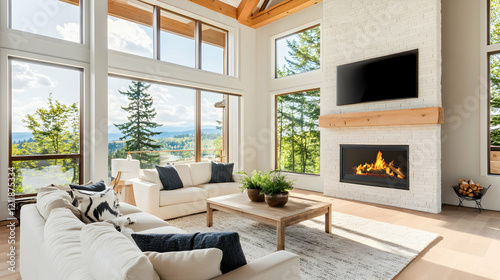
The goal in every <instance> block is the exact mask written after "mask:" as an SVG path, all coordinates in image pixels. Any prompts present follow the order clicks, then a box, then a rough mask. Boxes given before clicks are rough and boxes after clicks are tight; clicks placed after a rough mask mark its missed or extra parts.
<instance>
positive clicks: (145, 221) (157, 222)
mask: <svg viewBox="0 0 500 280" xmlns="http://www.w3.org/2000/svg"><path fill="white" fill-rule="evenodd" d="M122 218H125V219H126V218H130V219H131V220H132V221H135V223H133V224H131V225H127V227H128V228H130V229H131V230H133V231H134V232H138V231H143V230H148V229H152V228H157V227H164V226H169V225H170V224H169V223H167V222H165V221H164V220H162V219H160V218H158V217H156V216H153V215H151V214H148V213H146V212H139V213H132V214H128V215H124V216H122Z"/></svg>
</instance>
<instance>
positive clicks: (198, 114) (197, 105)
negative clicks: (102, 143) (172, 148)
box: [108, 72, 316, 175]
mask: <svg viewBox="0 0 500 280" xmlns="http://www.w3.org/2000/svg"><path fill="white" fill-rule="evenodd" d="M139 76H140V75H123V74H119V73H111V72H110V73H108V77H113V78H119V79H127V80H131V81H139V82H144V83H149V84H157V85H164V86H170V87H179V88H185V89H189V90H193V91H194V94H195V96H194V98H195V102H194V109H195V116H194V117H195V121H194V130H195V135H194V138H195V139H194V156H195V161H194V162H202V161H201V150H202V147H201V127H202V126H201V123H202V116H203V112H202V107H201V103H202V99H201V97H202V92H209V93H216V94H220V95H222V96H223V100H224V101H225V102H226V107H225V108H224V110H223V113H222V115H223V122H225V125H223V131H222V137H223V147H222V151H223V153H222V154H221V155H220V157H221V163H227V162H228V161H229V156H230V155H229V149H230V148H229V143H230V137H229V122H230V119H229V117H230V116H229V96H235V97H239V98H240V99H239V102H241V98H243V96H242V95H240V94H235V93H230V92H222V91H217V90H210V89H204V88H200V87H191V86H185V85H178V84H173V83H169V82H166V81H160V80H153V79H148V78H141V77H139ZM240 107H241V106H239V107H238V116H240V115H241V108H240ZM238 119H239V117H238ZM108 145H109V142H108ZM151 152H155V151H151ZM156 152H161V151H156ZM132 153H133V152H132ZM127 154H130V153H129V152H127ZM222 158H224V161H222ZM315 175H316V174H315Z"/></svg>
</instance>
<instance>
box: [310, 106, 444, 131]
mask: <svg viewBox="0 0 500 280" xmlns="http://www.w3.org/2000/svg"><path fill="white" fill-rule="evenodd" d="M442 123H444V110H443V108H441V107H428V108H417V109H405V110H390V111H375V112H360V113H345V114H333V115H323V116H320V117H319V127H329V128H334V127H360V126H388V125H418V124H442Z"/></svg>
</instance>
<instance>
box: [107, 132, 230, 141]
mask: <svg viewBox="0 0 500 280" xmlns="http://www.w3.org/2000/svg"><path fill="white" fill-rule="evenodd" d="M201 133H204V134H217V135H222V131H221V130H217V129H202V130H201ZM183 134H189V135H194V129H191V130H185V131H171V132H166V131H163V132H162V133H161V134H159V135H156V136H155V137H153V138H154V139H164V138H173V137H175V136H177V135H183ZM122 136H123V134H121V133H109V134H108V141H109V142H112V141H118V140H120V137H122Z"/></svg>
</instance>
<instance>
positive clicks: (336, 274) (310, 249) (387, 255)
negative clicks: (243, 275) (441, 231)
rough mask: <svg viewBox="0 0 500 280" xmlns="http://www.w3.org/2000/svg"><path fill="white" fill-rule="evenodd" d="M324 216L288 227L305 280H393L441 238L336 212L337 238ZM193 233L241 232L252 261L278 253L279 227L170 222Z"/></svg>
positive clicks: (223, 219) (233, 221) (233, 220)
mask: <svg viewBox="0 0 500 280" xmlns="http://www.w3.org/2000/svg"><path fill="white" fill-rule="evenodd" d="M324 221H325V218H324V216H320V217H317V218H315V219H312V220H309V221H305V222H302V223H300V224H297V225H293V226H290V227H287V228H286V230H285V250H286V251H290V252H293V253H295V254H297V255H299V256H300V266H301V279H370V280H372V279H392V278H394V277H395V276H396V275H397V274H398V273H399V272H400V271H401V270H403V269H404V268H405V267H406V266H407V265H408V264H409V263H410V262H411V261H412V260H413V259H414V258H415V257H416V256H417V255H418V254H419V253H420V252H422V250H424V249H425V248H426V247H427V246H428V245H429V244H430V243H431V242H432V241H434V239H436V238H437V237H438V235H437V234H434V233H429V232H425V231H420V230H415V229H411V228H408V227H403V226H397V225H392V224H387V223H382V222H377V221H372V220H368V219H364V218H360V217H356V216H352V215H347V214H343V213H338V212H333V215H332V221H333V230H332V234H328V233H325V231H324V228H325V226H324V225H325V223H324ZM168 222H169V223H171V224H172V225H173V226H176V227H179V228H181V229H184V230H186V231H188V232H198V231H199V232H208V231H236V232H238V233H239V235H240V240H241V245H242V247H243V251H244V252H245V256H246V258H247V261H248V262H251V261H253V260H256V259H258V258H260V257H263V256H265V255H268V254H270V253H272V252H275V251H276V228H275V227H272V226H268V225H265V224H262V223H258V222H255V221H253V220H250V219H245V218H242V217H239V216H237V215H234V214H228V213H225V212H221V211H215V212H214V225H213V227H210V228H209V227H206V214H205V213H202V214H197V215H192V216H187V217H182V218H177V219H173V220H168Z"/></svg>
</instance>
